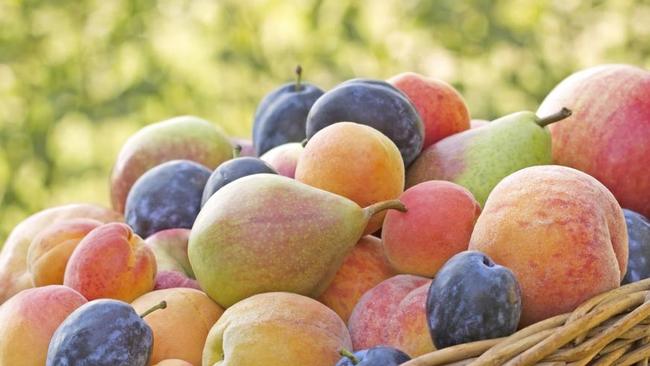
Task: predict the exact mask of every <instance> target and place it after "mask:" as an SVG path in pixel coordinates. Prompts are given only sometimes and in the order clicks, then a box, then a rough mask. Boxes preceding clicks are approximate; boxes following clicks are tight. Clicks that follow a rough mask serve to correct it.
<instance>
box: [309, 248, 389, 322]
mask: <svg viewBox="0 0 650 366" xmlns="http://www.w3.org/2000/svg"><path fill="white" fill-rule="evenodd" d="M394 274H395V273H394V271H393V269H392V268H391V267H390V264H389V263H388V261H387V260H386V255H385V254H384V247H383V245H382V243H381V240H380V239H378V238H376V237H374V236H370V235H366V236H364V237H362V238H361V239H360V240H359V242H358V243H357V245H356V246H355V247H354V248H353V249H352V251H351V252H350V253H349V254H348V255H347V256H346V257H345V260H344V261H343V264H342V265H341V268H339V270H338V272H336V276H335V277H334V280H332V282H331V283H330V285H329V287H328V288H327V290H325V292H324V293H323V294H322V295H321V296H320V297H319V298H318V300H319V301H320V302H322V303H323V304H325V305H327V306H328V307H329V308H330V309H332V310H334V311H335V312H336V313H337V314H338V315H339V316H340V317H341V319H343V321H345V322H347V321H348V318H349V317H350V314H351V313H352V309H354V306H355V305H356V304H357V302H358V301H359V298H361V296H363V294H364V293H365V292H366V291H368V290H370V289H371V288H373V287H375V286H376V285H378V284H379V283H380V282H381V281H383V280H385V279H388V278H390V277H392V276H393V275H394Z"/></svg>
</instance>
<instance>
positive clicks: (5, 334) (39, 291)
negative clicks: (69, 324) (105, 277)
mask: <svg viewBox="0 0 650 366" xmlns="http://www.w3.org/2000/svg"><path fill="white" fill-rule="evenodd" d="M86 302H87V301H86V299H85V298H84V297H83V296H81V294H79V293H78V292H77V291H75V290H73V289H71V288H68V287H65V286H61V285H50V286H43V287H37V288H31V289H27V290H23V291H21V292H19V293H18V294H16V295H15V296H13V297H12V298H11V299H9V300H8V301H7V302H5V303H4V304H3V305H2V306H0V324H2V326H0V365H7V366H9V365H11V366H41V365H45V359H46V358H47V350H48V347H49V345H50V339H51V338H52V335H53V334H54V331H56V329H57V328H58V327H59V325H60V324H61V322H63V320H64V319H65V318H67V317H68V315H70V313H72V312H73V311H74V310H75V309H77V308H78V307H80V306H81V305H83V304H85V303H86Z"/></svg>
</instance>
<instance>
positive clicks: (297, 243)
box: [188, 174, 368, 308]
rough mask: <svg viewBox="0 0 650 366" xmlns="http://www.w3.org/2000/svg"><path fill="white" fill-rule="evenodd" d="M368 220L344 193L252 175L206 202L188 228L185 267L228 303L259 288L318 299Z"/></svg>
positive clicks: (210, 292) (208, 290)
mask: <svg viewBox="0 0 650 366" xmlns="http://www.w3.org/2000/svg"><path fill="white" fill-rule="evenodd" d="M367 221H368V217H367V216H366V214H365V213H364V211H363V210H362V209H361V208H360V207H359V206H358V205H357V204H356V203H354V202H353V201H350V200H348V199H347V198H344V197H341V196H338V195H335V194H332V193H329V192H326V191H322V190H319V189H316V188H313V187H310V186H308V185H306V184H303V183H300V182H297V181H295V180H293V179H291V178H287V177H283V176H279V175H274V174H255V175H251V176H248V177H244V178H241V179H238V180H237V181H235V182H232V183H230V184H228V185H226V186H224V187H223V188H222V189H220V190H219V191H217V193H215V194H214V195H213V196H212V197H211V198H210V200H208V202H206V204H205V206H204V207H203V208H202V210H201V212H200V213H199V215H198V217H197V219H196V221H195V223H194V226H193V227H192V231H191V233H190V238H189V246H188V254H189V259H190V264H191V265H192V269H193V270H194V273H195V275H196V279H197V280H198V282H199V284H200V285H201V288H202V289H203V290H204V291H205V292H206V293H207V294H208V295H209V296H210V297H211V298H212V299H214V300H215V301H216V302H217V303H219V304H220V305H221V306H223V307H225V308H227V307H229V306H231V305H232V304H234V303H236V302H237V301H240V300H242V299H245V298H247V297H249V296H251V295H254V294H258V293H262V292H271V291H286V292H294V293H298V294H302V295H306V296H311V297H317V296H319V295H320V294H321V293H322V292H323V291H324V290H325V289H326V288H327V286H328V285H329V283H330V282H331V280H332V279H333V277H334V275H335V274H336V271H337V270H338V269H339V267H340V266H341V263H342V262H343V259H344V258H345V256H346V254H347V253H348V252H349V251H350V250H351V249H352V248H353V247H354V245H355V243H356V242H357V241H358V240H359V238H360V237H361V236H362V234H363V230H364V228H365V226H366V224H367Z"/></svg>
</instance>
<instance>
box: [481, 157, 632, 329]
mask: <svg viewBox="0 0 650 366" xmlns="http://www.w3.org/2000/svg"><path fill="white" fill-rule="evenodd" d="M627 240H628V239H627V229H626V224H625V219H624V216H623V211H622V209H621V207H620V206H619V204H618V203H617V202H616V199H615V198H614V196H613V195H612V193H610V192H609V191H608V190H607V188H605V186H603V185H602V184H601V183H600V182H598V181H597V180H596V179H595V178H593V177H591V176H589V175H587V174H585V173H583V172H580V171H578V170H575V169H572V168H568V167H563V166H552V165H550V166H535V167H530V168H526V169H522V170H520V171H518V172H516V173H514V174H512V175H510V176H508V177H506V178H505V179H503V180H502V181H501V182H500V183H499V184H498V185H497V186H496V187H495V188H494V190H493V191H492V193H491V194H490V196H489V198H488V200H487V202H486V204H485V207H484V209H483V213H482V214H481V216H480V217H479V219H478V221H477V222H476V226H475V227H474V232H473V233H472V237H471V239H470V245H469V249H471V250H479V251H482V252H484V253H485V254H487V255H488V256H490V257H491V258H492V259H493V260H494V261H495V262H496V263H497V264H500V265H503V266H505V267H508V268H509V269H511V270H512V271H513V273H514V274H515V276H516V277H517V280H518V281H519V284H520V286H521V292H522V316H521V321H520V325H522V326H525V325H529V324H532V323H535V322H537V321H540V320H543V319H546V318H549V317H552V316H554V315H558V314H562V313H566V312H569V311H572V310H573V309H575V307H576V306H578V305H579V304H580V303H582V302H583V301H585V300H587V299H589V298H591V297H593V296H596V295H598V294H600V293H602V292H605V291H608V290H611V289H614V288H616V287H618V286H619V284H620V282H621V279H622V278H623V276H624V274H625V272H626V268H627V256H628V248H627V245H628V244H627Z"/></svg>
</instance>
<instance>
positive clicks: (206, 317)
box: [131, 288, 223, 365]
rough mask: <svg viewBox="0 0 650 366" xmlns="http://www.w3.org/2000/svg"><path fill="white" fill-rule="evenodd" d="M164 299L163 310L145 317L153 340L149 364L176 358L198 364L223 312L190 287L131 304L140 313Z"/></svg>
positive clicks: (146, 296) (144, 297) (157, 293)
mask: <svg viewBox="0 0 650 366" xmlns="http://www.w3.org/2000/svg"><path fill="white" fill-rule="evenodd" d="M163 300H164V301H166V302H167V307H166V308H165V309H162V310H158V311H155V312H153V313H151V314H149V315H147V316H146V317H145V318H144V321H145V322H146V323H147V324H148V325H149V326H150V327H151V330H152V331H153V337H154V342H153V351H152V353H151V362H152V363H156V362H159V361H162V360H165V359H170V358H178V359H182V360H186V361H189V362H191V363H192V364H194V365H199V364H200V363H201V354H202V352H203V346H204V344H205V339H206V338H207V336H208V332H209V331H210V329H211V328H212V326H213V325H214V323H215V322H216V321H217V319H219V317H220V316H221V314H223V309H222V308H221V307H220V306H219V305H217V304H216V303H215V302H214V301H212V300H211V299H210V298H209V297H208V296H207V295H206V294H205V293H203V292H201V291H199V290H195V289H189V288H170V289H165V290H156V291H152V292H149V293H146V294H144V295H142V296H140V297H139V298H137V299H135V300H134V301H133V303H131V305H132V306H133V308H134V309H135V310H136V312H137V313H142V312H144V311H146V310H147V309H150V308H151V307H153V306H155V305H156V304H159V303H160V302H161V301H163Z"/></svg>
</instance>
